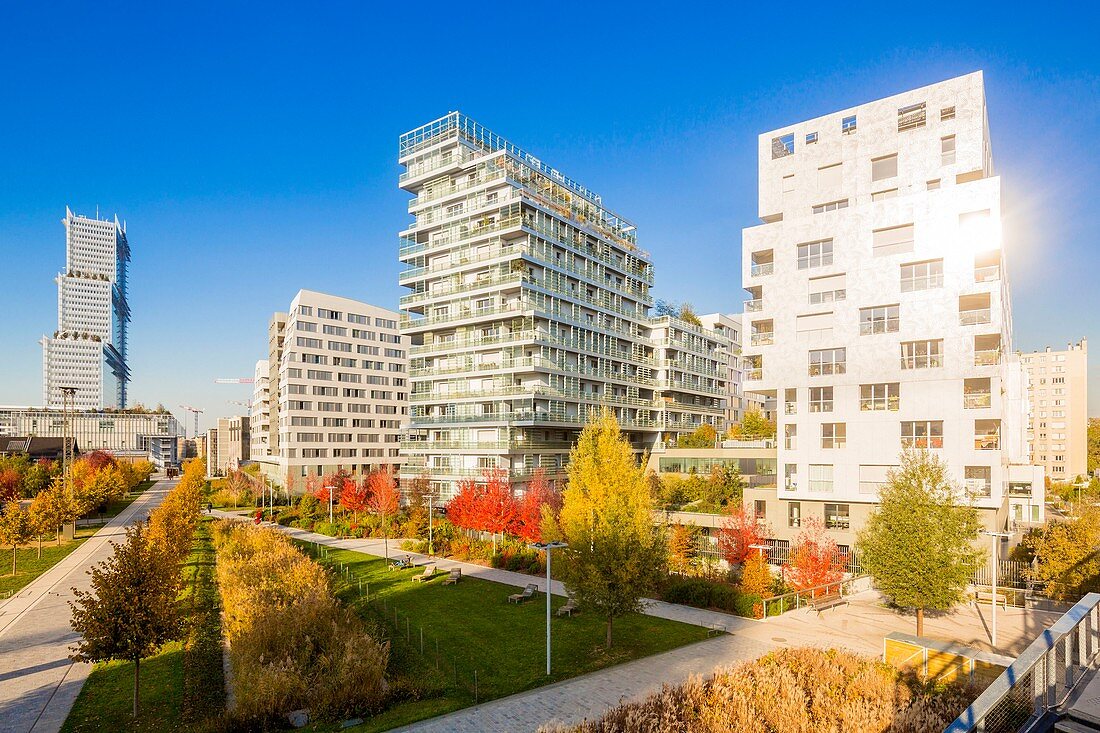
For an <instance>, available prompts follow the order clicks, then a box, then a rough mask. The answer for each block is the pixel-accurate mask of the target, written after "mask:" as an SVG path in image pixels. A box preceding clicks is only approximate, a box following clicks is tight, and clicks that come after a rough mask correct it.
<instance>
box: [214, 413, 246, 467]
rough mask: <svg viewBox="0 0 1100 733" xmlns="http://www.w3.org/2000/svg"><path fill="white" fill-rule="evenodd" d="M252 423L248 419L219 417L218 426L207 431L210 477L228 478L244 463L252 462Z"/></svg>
mask: <svg viewBox="0 0 1100 733" xmlns="http://www.w3.org/2000/svg"><path fill="white" fill-rule="evenodd" d="M250 425H251V421H250V420H249V418H247V417H242V416H234V417H219V418H218V422H217V424H216V425H215V426H214V427H212V428H210V430H209V431H207V433H206V436H207V440H206V473H207V474H208V475H210V476H226V475H228V474H229V472H231V471H236V470H237V469H238V468H240V465H241V463H242V462H244V461H248V460H251V458H250V450H251V446H252V438H251V435H250Z"/></svg>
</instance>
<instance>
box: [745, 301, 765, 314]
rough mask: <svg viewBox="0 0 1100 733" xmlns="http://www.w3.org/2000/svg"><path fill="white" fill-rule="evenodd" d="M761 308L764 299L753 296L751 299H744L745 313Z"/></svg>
mask: <svg viewBox="0 0 1100 733" xmlns="http://www.w3.org/2000/svg"><path fill="white" fill-rule="evenodd" d="M762 310H764V299H763V298H753V299H752V300H746V301H745V312H746V313H758V312H760V311H762Z"/></svg>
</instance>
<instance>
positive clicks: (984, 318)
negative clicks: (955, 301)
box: [959, 308, 991, 326]
mask: <svg viewBox="0 0 1100 733" xmlns="http://www.w3.org/2000/svg"><path fill="white" fill-rule="evenodd" d="M990 316H991V314H990V311H989V309H988V308H977V309H975V310H968V311H959V325H960V326H976V325H978V324H982V323H989V322H990Z"/></svg>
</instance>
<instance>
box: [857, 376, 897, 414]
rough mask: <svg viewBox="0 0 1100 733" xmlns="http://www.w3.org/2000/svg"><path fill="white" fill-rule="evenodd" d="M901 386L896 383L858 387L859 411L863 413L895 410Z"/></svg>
mask: <svg viewBox="0 0 1100 733" xmlns="http://www.w3.org/2000/svg"><path fill="white" fill-rule="evenodd" d="M900 392H901V385H900V384H899V383H898V382H882V383H880V384H861V385H859V409H860V410H863V411H865V412H866V411H878V410H895V411H896V410H897V409H898V407H899V406H900V404H901V400H900V398H899V395H900Z"/></svg>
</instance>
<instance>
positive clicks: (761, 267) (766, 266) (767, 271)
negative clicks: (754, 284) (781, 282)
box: [749, 262, 775, 277]
mask: <svg viewBox="0 0 1100 733" xmlns="http://www.w3.org/2000/svg"><path fill="white" fill-rule="evenodd" d="M749 272H750V273H751V274H752V276H753V277H761V276H763V275H771V274H772V273H773V272H775V263H774V262H761V263H760V264H758V265H755V264H754V265H753V266H752V267H751V269H750V270H749Z"/></svg>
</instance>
